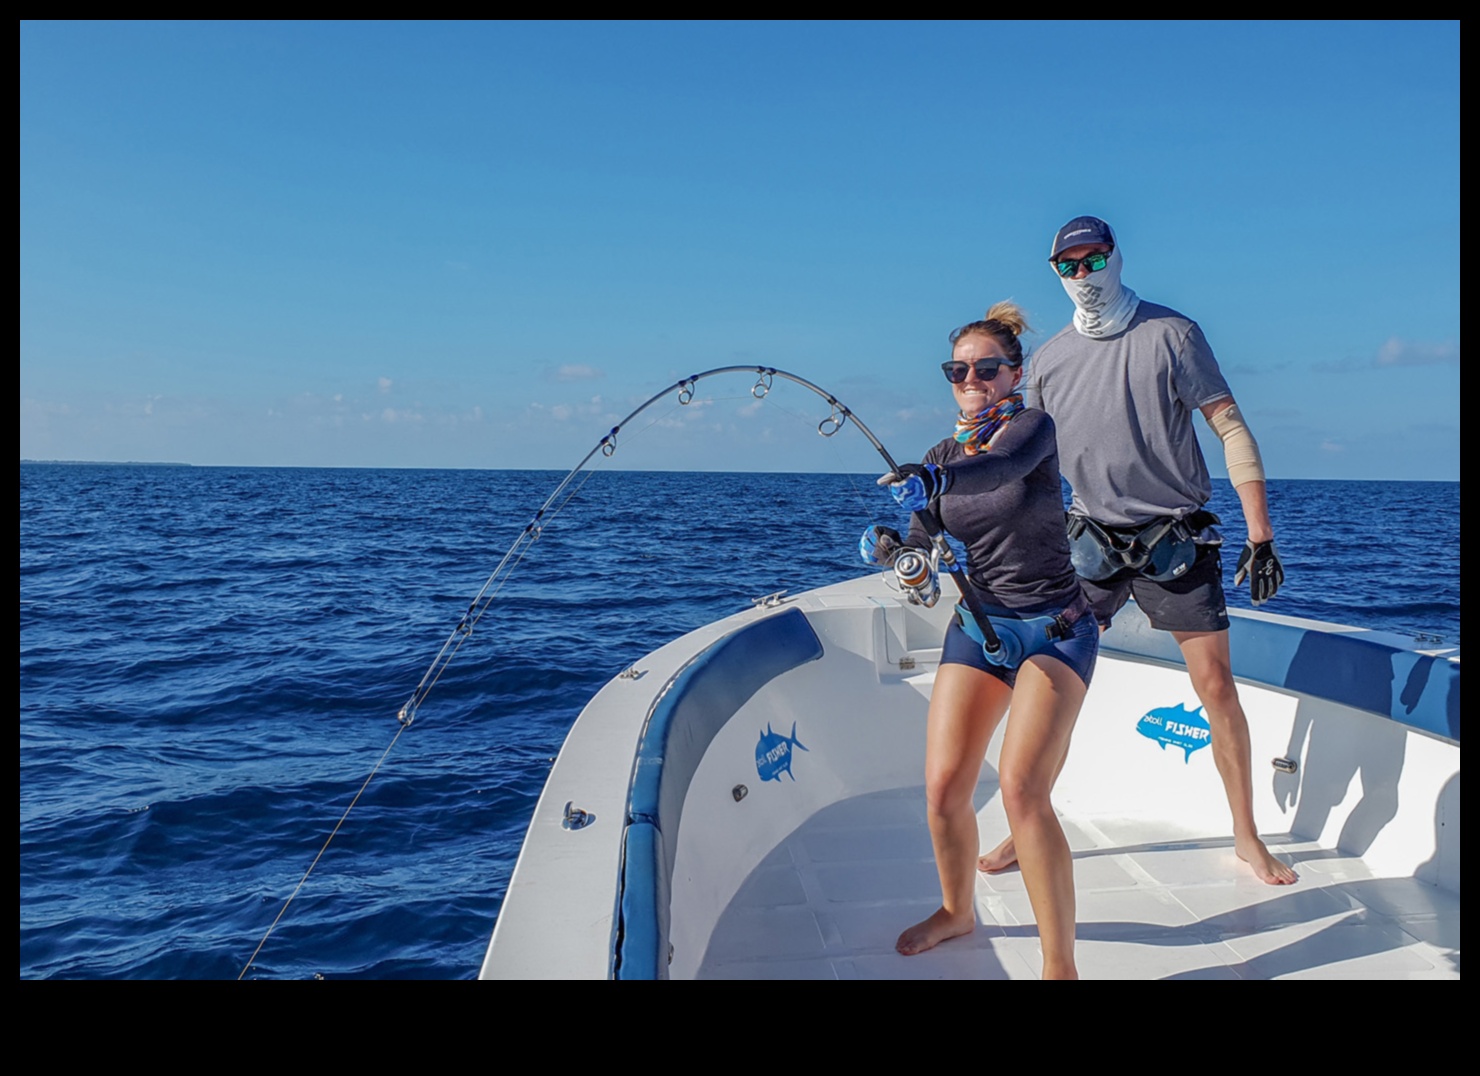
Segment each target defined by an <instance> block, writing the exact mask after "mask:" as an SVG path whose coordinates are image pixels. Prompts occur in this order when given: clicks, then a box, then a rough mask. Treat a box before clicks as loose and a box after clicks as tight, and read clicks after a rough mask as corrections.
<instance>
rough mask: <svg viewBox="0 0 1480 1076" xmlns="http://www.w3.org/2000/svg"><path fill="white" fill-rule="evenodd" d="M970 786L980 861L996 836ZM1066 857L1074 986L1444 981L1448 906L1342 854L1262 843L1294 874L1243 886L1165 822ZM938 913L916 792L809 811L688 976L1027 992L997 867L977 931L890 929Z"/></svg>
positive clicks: (1197, 840)
mask: <svg viewBox="0 0 1480 1076" xmlns="http://www.w3.org/2000/svg"><path fill="white" fill-rule="evenodd" d="M996 792H997V786H996V782H995V780H994V779H993V780H984V781H983V782H982V783H981V785H979V786H978V790H977V796H976V803H977V804H978V805H983V804H984V806H981V808H980V810H979V811H978V815H977V817H978V823H979V826H980V828H981V832H982V836H983V845H982V847H984V848H989V847H991V846H992V845H994V844H996V842H997V841H999V840H1001V838H1002V837H1003V836H1005V835H1006V833H1007V821H1006V818H1005V816H1004V814H1003V811H1002V807H1001V801H1000V799H999V798H998V797H997V795H996ZM1062 821H1063V824H1064V830H1065V833H1066V834H1067V836H1068V839H1069V844H1070V847H1071V849H1072V850H1073V853H1074V881H1075V891H1076V894H1077V900H1078V927H1077V942H1076V947H1075V956H1076V960H1077V963H1078V966H1079V973H1080V975H1081V977H1083V978H1086V979H1326V978H1339V979H1458V978H1459V977H1460V970H1459V949H1460V937H1459V905H1460V901H1459V897H1458V896H1457V895H1455V894H1454V893H1451V892H1448V891H1445V890H1442V889H1439V888H1437V887H1436V886H1433V885H1429V884H1427V883H1425V882H1421V881H1418V880H1416V879H1414V878H1380V877H1374V872H1373V871H1371V870H1369V869H1368V866H1367V864H1366V863H1365V862H1364V861H1363V860H1362V859H1361V858H1360V857H1358V856H1354V855H1349V854H1346V853H1342V852H1338V851H1333V850H1331V849H1329V848H1323V847H1321V846H1320V845H1319V844H1317V843H1316V842H1313V841H1308V840H1300V839H1288V840H1285V841H1281V840H1280V839H1279V838H1278V837H1275V838H1274V839H1270V837H1271V835H1269V834H1266V835H1265V837H1266V840H1267V841H1268V843H1269V845H1270V848H1271V850H1272V851H1274V852H1275V853H1276V854H1278V855H1279V856H1280V857H1281V858H1282V859H1284V860H1285V862H1287V863H1289V864H1291V865H1292V866H1294V867H1295V869H1296V870H1297V871H1299V873H1300V880H1299V882H1297V883H1296V884H1295V885H1293V886H1268V885H1264V884H1263V883H1261V882H1260V881H1258V880H1257V879H1256V878H1255V877H1254V876H1253V874H1252V873H1251V872H1250V871H1249V869H1248V868H1247V867H1246V866H1245V865H1244V864H1243V863H1242V862H1240V861H1239V860H1238V858H1237V857H1236V856H1235V855H1234V852H1233V842H1232V839H1231V838H1230V837H1209V836H1206V835H1199V834H1197V833H1192V832H1185V831H1184V832H1179V831H1178V829H1177V827H1176V826H1175V825H1173V824H1168V823H1154V824H1148V823H1146V822H1144V821H1130V820H1126V821H1115V820H1108V819H1104V818H1097V819H1095V820H1094V821H1093V822H1089V821H1082V822H1075V821H1074V820H1073V819H1071V818H1067V817H1066V818H1063V819H1062ZM939 904H940V883H939V881H938V879H937V877H936V873H935V862H934V859H933V857H932V853H931V846H930V834H929V831H928V829H927V827H926V822H925V797H924V789H923V788H921V787H916V788H913V789H897V790H891V791H886V792H876V793H872V794H869V795H864V796H858V797H855V798H853V799H849V800H844V801H842V802H839V803H836V804H833V805H831V806H829V807H826V808H824V809H823V810H821V811H819V812H818V813H817V814H815V815H814V816H812V818H810V819H809V820H808V821H807V822H805V823H804V824H803V825H802V826H801V827H799V828H798V829H797V830H796V831H795V832H793V833H792V834H791V836H790V837H788V838H787V839H786V840H785V841H784V842H782V843H781V844H780V845H779V846H778V847H777V848H776V849H775V850H774V851H773V852H772V853H771V854H770V855H769V856H768V857H767V858H766V859H765V860H764V861H762V862H761V864H760V865H759V866H758V867H757V868H756V869H755V870H754V871H753V872H752V873H751V874H750V876H749V877H748V878H747V879H746V881H745V882H744V884H743V885H742V886H741V887H740V890H739V891H738V892H737V893H736V895H735V897H734V899H733V900H732V901H731V902H730V904H729V905H728V907H727V908H726V910H725V912H724V913H723V914H722V916H721V918H720V920H719V923H718V924H717V927H716V929H715V931H714V934H713V935H712V937H711V939H710V943H709V947H708V950H707V952H706V954H705V956H704V959H703V962H702V964H701V965H700V967H699V971H698V977H699V978H702V979H1035V978H1037V977H1038V974H1039V969H1040V968H1041V966H1042V958H1041V954H1040V952H1039V948H1038V931H1037V927H1036V926H1035V925H1034V921H1033V912H1032V908H1031V907H1030V906H1029V903H1028V895H1027V892H1026V890H1025V888H1024V886H1023V879H1022V875H1021V874H1020V873H1019V872H1018V871H1017V869H1016V868H1013V869H1012V870H1010V871H1007V872H1004V873H1002V874H998V875H984V874H978V875H977V886H976V909H977V920H978V926H977V929H976V930H975V931H974V932H973V933H972V934H969V935H966V936H965V937H961V938H955V939H952V940H951V941H948V942H945V943H944V944H942V945H940V946H938V947H937V948H935V949H933V950H931V951H929V952H926V953H922V954H920V955H918V956H912V957H904V956H900V955H898V954H897V953H895V951H894V940H895V938H896V937H897V936H898V934H899V932H900V931H901V930H902V929H903V928H905V927H906V926H909V925H910V924H911V923H914V922H916V921H918V920H920V919H923V918H924V917H925V916H927V915H929V914H930V913H931V912H933V911H934V910H935V909H936V908H937V907H939Z"/></svg>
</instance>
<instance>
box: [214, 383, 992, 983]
mask: <svg viewBox="0 0 1480 1076" xmlns="http://www.w3.org/2000/svg"><path fill="white" fill-rule="evenodd" d="M733 373H748V374H755V375H756V382H755V384H754V385H753V386H752V387H751V390H750V394H751V395H752V396H754V397H755V398H756V399H757V400H760V399H764V398H765V396H766V394H767V393H769V392H770V391H771V387H772V385H773V384H774V382H775V379H776V378H778V377H779V378H783V379H785V380H787V381H790V382H792V383H793V384H797V385H800V386H802V387H803V388H805V389H808V390H810V391H812V392H814V393H816V394H817V395H818V396H821V397H822V398H823V399H824V400H826V401H827V405H828V407H829V408H830V409H831V410H830V411H829V412H828V416H827V417H826V418H824V419H823V420H822V421H821V422H819V423H818V424H817V432H818V433H819V434H821V435H822V436H823V437H831V436H832V435H833V434H835V433H837V432H838V431H839V430H840V429H842V428H843V425H844V424H845V423H846V422H847V421H848V420H849V419H852V420H853V425H854V426H856V427H857V428H858V431H859V432H860V433H861V434H863V436H864V437H865V438H867V439H868V443H869V444H871V445H873V446H874V449H875V451H877V452H878V453H879V455H880V456H882V457H883V458H884V462H885V463H886V464H888V466H889V473H888V474H886V475H885V476H884V477H883V478H882V479H880V483H881V484H882V483H885V482H891V481H896V480H899V479H900V478H902V477H903V475H902V473H901V471H900V467H899V464H897V463H895V462H894V457H893V456H891V455H890V454H889V450H888V449H887V448H885V447H884V444H883V442H882V441H880V440H879V439H878V438H877V437H875V436H874V432H873V431H872V430H870V429H869V428H868V427H867V426H866V425H864V423H863V422H862V421H860V419H859V418H858V416H857V415H855V414H854V413H853V412H852V411H851V410H849V409H848V408H847V407H846V406H845V405H844V404H843V403H842V402H841V401H840V400H839V399H838V398H837V397H836V396H834V395H833V394H832V393H830V392H828V391H827V390H826V389H824V388H822V387H820V386H818V385H815V384H813V383H812V382H811V381H808V380H807V379H806V378H804V377H799V376H797V375H796V374H793V373H788V372H787V371H785V370H778V369H777V368H776V367H774V366H719V367H716V368H714V369H713V370H705V371H704V372H703V373H698V374H690V375H689V376H688V377H684V378H680V379H679V380H678V381H675V382H674V383H673V384H671V385H669V386H668V387H667V388H665V389H663V390H662V391H661V392H657V393H654V394H653V395H652V396H651V397H649V398H648V399H647V400H645V401H644V402H643V403H642V404H641V405H640V406H639V407H637V408H635V409H634V410H633V411H632V413H631V414H629V415H628V416H627V417H626V418H624V419H622V420H621V421H620V422H618V423H617V424H616V425H615V426H613V427H612V428H611V429H610V430H609V431H607V433H606V435H605V436H604V437H602V438H601V440H600V441H598V442H597V443H596V445H595V446H594V447H593V448H592V449H591V451H589V452H587V453H586V455H585V456H583V457H582V458H581V462H580V463H578V464H576V465H575V466H574V467H573V468H571V470H570V473H569V474H567V475H566V476H565V477H564V478H563V479H561V480H560V483H559V485H557V486H556V487H555V489H554V492H552V493H551V494H550V496H548V497H547V498H545V502H544V503H543V504H542V505H540V507H539V510H538V511H536V512H535V514H534V516H533V518H531V519H530V521H529V522H528V523H527V524H526V525H525V527H524V529H523V530H522V531H520V533H519V536H518V537H517V538H516V539H515V540H514V544H513V545H511V546H510V547H509V550H508V552H507V553H505V554H504V555H503V558H502V559H501V560H500V561H499V562H498V565H497V566H496V567H495V568H494V569H493V571H492V572H491V573H490V574H489V576H488V579H487V580H486V581H485V582H484V584H483V587H482V589H481V590H479V591H478V593H477V594H476V595H474V597H473V600H472V601H470V602H469V603H468V609H467V612H465V613H464V614H463V616H462V619H461V620H459V621H458V624H457V627H455V628H454V629H453V630H452V634H451V635H449V636H448V637H447V641H446V642H444V643H443V644H442V649H441V650H439V651H438V652H437V656H436V657H435V658H434V659H433V660H432V663H431V665H430V666H428V667H427V671H426V672H425V673H424V674H423V675H422V678H421V682H420V683H419V684H417V685H416V690H415V691H414V692H412V694H411V697H410V698H409V699H407V700H406V702H405V704H404V705H402V707H401V709H400V710H399V711H397V713H396V720H397V721H398V722H400V728H398V729H397V730H396V735H395V736H394V737H392V739H391V742H390V744H389V745H388V746H387V747H386V749H385V751H384V752H383V753H382V754H381V756H380V760H379V761H378V762H376V764H375V767H374V768H373V769H372V770H371V771H370V774H369V776H367V777H366V778H365V782H364V784H362V785H361V786H360V790H359V791H358V792H356V793H355V796H354V798H353V799H352V800H351V801H350V804H349V806H348V807H346V808H345V810H344V813H343V814H342V815H341V816H340V818H339V821H338V822H337V823H336V824H335V826H334V828H333V829H332V830H331V831H330V833H329V836H328V837H327V838H326V839H325V841H324V843H323V845H322V846H321V847H320V848H319V852H318V855H316V856H314V859H313V862H311V863H310V864H309V866H308V870H306V871H304V872H303V877H302V878H300V879H299V881H298V884H297V886H295V887H294V889H293V891H292V892H291V893H290V894H289V895H288V898H287V900H285V901H284V902H283V906H282V908H281V909H279V911H278V913H277V916H276V917H275V918H274V919H273V921H272V923H271V924H270V925H269V926H268V928H267V932H266V933H265V934H264V935H263V936H262V940H261V941H260V942H258V943H257V948H256V949H255V950H253V952H252V955H251V956H250V957H249V958H248V959H247V963H246V965H245V966H244V967H243V968H242V970H241V974H240V975H238V976H237V978H238V979H241V978H243V977H244V976H245V975H246V974H247V972H248V971H249V970H250V969H251V967H252V962H253V961H254V960H256V959H257V955H258V953H260V952H261V951H262V947H263V946H264V945H266V944H267V939H268V937H270V936H271V934H272V932H273V930H274V929H275V928H276V927H277V924H278V922H279V921H280V920H281V919H282V918H283V915H284V914H285V913H286V912H287V910H288V905H290V904H291V903H293V899H294V898H295V897H296V896H297V895H298V892H299V890H301V889H302V888H303V885H304V883H305V882H307V881H308V876H309V875H310V874H312V873H313V869H314V867H316V866H317V865H318V862H319V860H320V859H322V858H323V856H324V852H325V851H326V850H327V849H328V847H329V843H330V841H332V840H333V839H334V837H335V835H336V834H337V833H338V832H339V830H340V828H341V827H343V825H344V822H345V819H347V818H348V817H349V813H350V811H352V810H354V807H355V804H357V803H358V802H359V800H360V797H361V796H362V795H363V794H364V792H365V789H366V787H368V786H369V784H370V781H371V780H372V779H373V778H374V776H375V774H376V773H377V772H378V771H379V769H380V767H381V765H382V764H383V763H384V762H385V760H386V758H387V757H388V756H389V755H390V753H391V749H392V748H393V747H395V745H396V741H397V740H399V739H400V738H401V734H402V733H403V732H405V731H406V730H407V729H408V728H410V727H411V723H412V722H413V721H415V720H416V713H417V710H418V709H420V707H421V705H422V703H424V702H425V701H426V699H427V696H428V695H430V694H431V691H432V688H434V687H435V686H436V684H437V681H438V680H440V679H441V678H442V674H443V673H444V672H446V671H447V667H448V666H449V665H451V664H452V659H453V658H454V657H455V656H456V655H457V652H458V651H459V650H461V649H462V645H463V643H465V642H467V640H468V637H469V636H471V635H472V633H473V628H474V627H475V626H477V624H478V622H479V621H480V620H482V619H483V616H484V614H485V613H487V612H488V609H489V607H490V606H491V605H492V604H493V600H494V598H496V597H497V596H498V594H499V591H501V590H502V589H503V586H504V584H505V583H506V582H507V581H508V578H509V576H510V574H511V573H512V572H513V571H514V569H515V568H516V567H517V566H518V565H519V562H520V561H522V560H523V559H524V557H525V555H526V554H527V553H528V552H529V548H530V546H531V545H532V544H533V543H534V542H536V541H538V540H539V537H540V534H541V532H542V531H543V530H544V528H545V527H546V526H548V525H549V523H550V522H551V520H553V519H554V518H555V517H556V516H557V515H559V513H560V511H561V509H563V508H564V507H565V506H566V505H567V504H569V503H570V500H571V498H573V497H574V496H575V495H576V494H577V493H578V492H580V489H581V487H582V486H583V485H585V483H586V481H587V480H588V479H589V478H590V476H591V473H592V472H588V471H586V470H585V468H586V464H588V463H590V462H591V460H592V459H593V458H595V456H596V454H597V453H598V452H599V453H600V454H601V455H603V456H608V457H610V456H612V455H615V454H616V451H617V435H618V434H619V433H621V432H622V429H623V427H625V426H626V425H627V424H628V423H629V422H631V421H632V420H633V419H635V418H636V417H637V416H638V415H640V414H642V413H643V412H644V411H646V410H647V409H648V408H649V407H651V406H652V405H653V404H655V403H657V402H658V401H659V400H661V399H663V398H664V397H665V396H667V395H668V394H670V393H672V392H674V391H677V393H678V402H679V403H680V404H683V405H687V404H689V403H691V402H692V401H693V399H694V390H695V387H696V386H697V385H698V383H699V382H700V381H703V380H705V379H706V378H710V377H716V376H718V375H720V374H733ZM583 474H584V477H581V478H580V480H579V481H577V479H578V477H579V476H581V475H583ZM912 515H913V517H914V518H915V519H916V520H918V521H919V523H920V526H921V528H922V529H923V530H924V531H925V533H926V535H927V536H928V537H929V538H930V543H931V548H932V550H933V552H934V558H935V561H936V563H938V564H940V565H942V566H943V567H944V568H945V570H946V574H948V575H949V576H950V577H951V578H952V579H954V580H955V581H956V587H957V589H959V590H960V592H961V598H962V600H963V601H964V602H965V604H966V608H967V610H968V611H969V612H970V613H971V616H972V618H973V619H974V620H975V621H976V623H977V626H978V627H979V628H980V629H981V633H982V637H983V639H984V640H985V648H986V650H987V652H988V653H989V654H995V653H997V652H998V651H1000V650H1001V648H1002V642H1001V640H1000V639H999V638H998V637H997V633H996V632H995V631H993V630H992V621H991V619H990V618H989V617H988V616H987V614H986V611H985V610H984V609H982V607H981V602H980V599H979V598H978V597H977V595H976V592H975V591H974V590H973V589H972V588H971V586H970V585H969V584H968V582H967V580H966V572H965V570H964V569H963V568H962V566H961V565H960V563H959V562H958V561H957V560H956V556H955V554H954V553H953V552H952V551H951V547H950V546H949V545H948V544H947V543H946V540H945V533H944V528H943V527H942V525H941V523H940V520H939V519H938V518H937V517H936V515H935V513H934V512H931V511H921V512H914V513H912Z"/></svg>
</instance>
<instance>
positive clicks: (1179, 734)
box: [1136, 703, 1213, 762]
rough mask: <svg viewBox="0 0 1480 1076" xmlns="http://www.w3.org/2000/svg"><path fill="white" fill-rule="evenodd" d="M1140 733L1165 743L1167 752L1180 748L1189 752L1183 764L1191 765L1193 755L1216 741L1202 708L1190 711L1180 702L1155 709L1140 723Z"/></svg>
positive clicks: (1163, 745)
mask: <svg viewBox="0 0 1480 1076" xmlns="http://www.w3.org/2000/svg"><path fill="white" fill-rule="evenodd" d="M1136 731H1137V732H1139V733H1140V734H1141V735H1142V736H1144V737H1146V738H1147V739H1148V740H1155V741H1156V742H1157V743H1159V744H1161V749H1162V750H1163V751H1165V750H1166V749H1167V748H1168V747H1180V748H1181V749H1182V750H1183V751H1185V752H1186V755H1185V756H1184V757H1183V759H1182V761H1183V762H1191V761H1192V752H1194V751H1196V750H1198V749H1199V748H1202V747H1207V746H1208V744H1210V743H1212V742H1213V733H1212V730H1211V729H1210V728H1209V727H1208V719H1207V716H1206V715H1205V714H1204V712H1203V708H1202V707H1201V706H1199V707H1198V708H1197V709H1196V710H1189V709H1187V707H1186V706H1184V705H1182V704H1180V703H1179V704H1178V705H1176V706H1163V707H1160V708H1159V709H1156V710H1152V711H1151V712H1149V713H1148V714H1146V716H1145V717H1143V718H1141V720H1139V721H1137V722H1136Z"/></svg>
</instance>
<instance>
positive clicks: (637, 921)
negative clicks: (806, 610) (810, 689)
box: [612, 609, 822, 979]
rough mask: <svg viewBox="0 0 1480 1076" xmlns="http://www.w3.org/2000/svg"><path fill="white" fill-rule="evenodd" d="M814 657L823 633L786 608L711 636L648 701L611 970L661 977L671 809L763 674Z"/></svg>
mask: <svg viewBox="0 0 1480 1076" xmlns="http://www.w3.org/2000/svg"><path fill="white" fill-rule="evenodd" d="M821 657H822V642H821V640H820V639H818V638H817V633H816V632H815V631H813V630H812V625H811V624H809V623H808V622H807V618H806V616H805V615H804V614H803V613H802V612H801V610H799V609H787V610H786V611H785V612H781V613H778V614H776V615H775V616H770V617H767V618H765V619H764V620H758V621H756V622H755V623H753V624H747V625H746V626H745V627H743V628H739V629H737V630H735V631H733V632H731V633H730V634H728V635H726V636H724V637H723V638H721V639H718V640H716V641H715V642H713V643H711V644H710V645H709V646H708V647H706V648H705V649H703V650H701V651H700V652H699V653H698V654H696V655H695V656H694V657H693V659H692V660H690V661H689V662H688V664H686V665H685V666H684V667H683V668H682V669H680V670H679V671H678V672H677V673H676V674H675V675H674V677H673V679H671V680H670V681H669V682H668V684H667V686H666V687H665V688H664V690H663V691H662V692H661V693H660V694H659V696H658V698H657V699H656V700H655V701H654V703H653V707H652V710H651V711H650V712H649V714H648V717H647V722H646V724H645V725H644V727H643V732H642V738H641V740H640V741H639V743H638V748H637V758H636V762H635V764H634V767H633V772H632V783H631V787H630V790H629V792H628V803H627V820H626V832H625V834H624V836H623V854H622V878H621V883H620V887H619V890H618V897H617V902H618V907H617V913H618V914H617V927H616V937H615V943H614V946H613V953H612V977H613V978H616V979H663V978H667V975H668V904H669V902H668V889H669V879H670V876H671V872H672V867H673V856H674V853H675V852H676V851H677V849H678V829H679V816H680V814H681V812H682V810H683V801H684V797H685V796H687V795H688V791H689V783H690V782H691V781H692V780H693V777H694V771H695V770H697V769H698V767H699V762H700V760H701V759H703V757H704V752H705V751H707V750H708V749H709V745H710V743H711V742H712V741H713V740H714V737H715V735H716V734H717V733H718V732H719V730H720V729H721V728H723V727H724V725H725V723H726V722H727V721H729V720H730V718H731V717H733V716H734V715H735V713H736V712H737V711H738V710H739V709H740V707H742V706H744V705H745V703H746V702H748V701H749V700H750V698H751V696H752V695H754V694H755V693H756V692H757V691H759V690H760V689H761V688H762V687H764V686H765V685H766V684H768V683H770V682H771V681H772V680H774V679H776V677H778V676H780V675H781V674H782V673H785V672H789V671H790V670H792V669H795V668H797V667H798V666H800V665H805V664H806V663H807V662H810V661H816V660H818V659H819V658H821ZM665 822H668V823H669V824H667V825H666V826H665Z"/></svg>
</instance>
